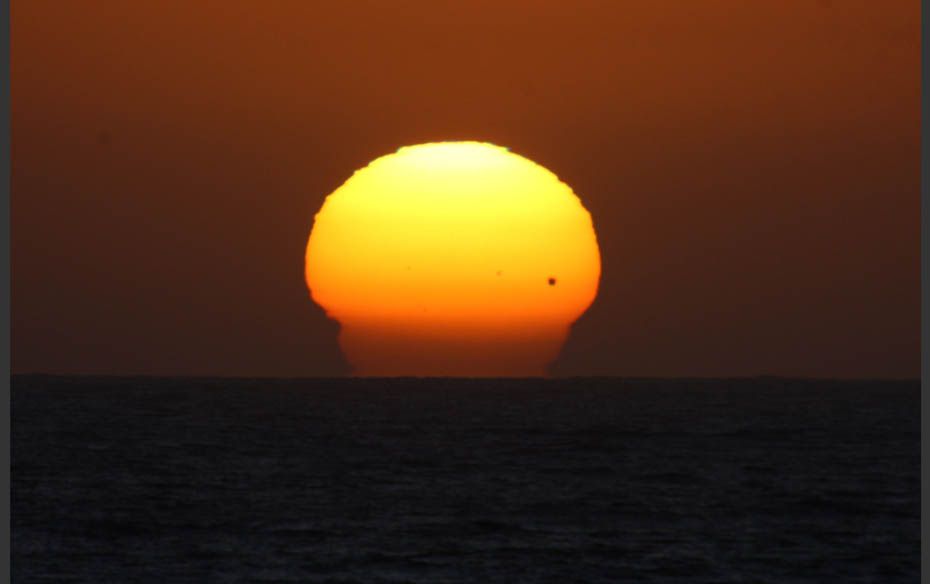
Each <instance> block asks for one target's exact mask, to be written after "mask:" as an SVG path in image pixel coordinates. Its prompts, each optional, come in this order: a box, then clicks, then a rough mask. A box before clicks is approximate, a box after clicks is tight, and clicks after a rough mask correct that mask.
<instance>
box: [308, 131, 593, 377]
mask: <svg viewBox="0 0 930 584" xmlns="http://www.w3.org/2000/svg"><path fill="white" fill-rule="evenodd" d="M599 278H600V255H599V252H598V246H597V239H596V236H595V233H594V227H593V224H592V221H591V216H590V214H589V213H588V212H587V211H586V210H585V208H584V207H583V206H582V204H581V201H580V200H579V199H578V197H577V196H575V194H574V193H573V192H572V190H571V188H569V187H568V185H566V184H565V183H563V182H561V181H560V180H559V179H558V177H556V176H555V175H554V174H553V173H551V172H549V171H548V170H546V169H545V168H543V167H542V166H539V165H538V164H535V163H534V162H532V161H530V160H528V159H526V158H523V157H521V156H519V155H517V154H514V153H512V152H510V151H508V150H507V149H506V148H501V147H499V146H494V145H492V144H487V143H480V142H441V143H432V144H420V145H417V146H408V147H404V148H401V149H400V150H398V151H397V152H396V153H394V154H390V155H387V156H383V157H381V158H378V159H376V160H374V161H373V162H371V163H370V164H369V165H368V166H366V167H365V168H363V169H361V170H359V171H357V172H356V173H355V174H354V175H353V176H352V177H351V178H350V179H349V180H348V181H346V182H345V183H344V184H343V185H342V186H340V187H339V188H338V189H336V191H334V192H333V193H332V194H330V195H329V196H328V197H327V198H326V201H325V202H324V204H323V206H322V208H321V209H320V211H319V212H318V213H317V214H316V217H315V219H314V223H313V228H312V230H311V233H310V239H309V241H308V243H307V250H306V281H307V285H308V287H309V289H310V293H311V296H312V298H313V300H314V301H315V302H316V303H317V304H319V305H320V306H321V307H322V308H323V309H324V310H325V311H326V313H327V315H329V316H330V317H331V318H333V319H335V320H337V321H338V322H339V323H340V324H341V325H342V327H341V331H340V338H339V341H340V345H341V347H342V349H343V352H344V353H345V355H346V358H347V359H348V361H349V363H350V364H351V365H352V366H353V368H354V370H355V373H357V374H360V375H462V376H484V375H543V374H545V372H546V367H547V366H548V364H549V363H550V362H551V361H552V360H553V359H554V358H555V357H556V356H557V355H558V351H559V349H560V348H561V346H562V344H563V342H564V340H565V338H566V336H567V334H568V331H569V327H570V326H571V324H572V323H573V322H574V321H575V320H576V319H578V317H579V316H581V314H582V313H583V312H584V311H585V310H586V309H587V308H588V307H589V306H590V305H591V303H592V302H593V300H594V298H595V296H596V294H597V286H598V280H599Z"/></svg>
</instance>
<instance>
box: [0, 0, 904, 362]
mask: <svg viewBox="0 0 930 584" xmlns="http://www.w3.org/2000/svg"><path fill="white" fill-rule="evenodd" d="M919 17H920V3H919V2H918V1H916V0H908V1H889V2H880V3H879V2H866V1H852V0H849V1H839V0H837V1H833V2H829V1H820V2H815V1H806V0H805V1H800V0H798V1H794V0H789V1H785V2H752V3H749V2H743V1H738V0H732V1H713V0H712V1H707V2H701V3H694V2H673V3H656V2H650V1H642V2H622V1H614V0H605V1H601V2H595V1H590V0H587V1H578V2H571V3H568V2H559V1H552V0H546V1H530V0H522V1H517V0H486V1H485V0H473V1H470V2H461V3H452V2H448V3H446V2H435V0H417V1H398V2H378V1H368V2H360V1H346V2H305V1H281V2H272V3H255V2H234V1H230V0H224V1H222V2H207V1H198V2H184V3H164V2H124V1H111V0H101V1H97V2H93V3H83V2H76V1H71V2H59V1H40V0H28V1H27V0H16V1H14V2H13V3H12V5H11V91H12V103H11V118H12V119H11V123H12V127H11V129H12V131H11V140H12V159H11V164H12V202H11V206H12V233H11V246H12V258H11V261H12V274H11V277H12V290H11V294H12V298H11V305H12V306H11V312H12V331H11V333H12V368H13V372H14V373H27V372H45V373H61V374H68V373H77V374H150V375H234V376H266V375H270V376H317V375H341V374H344V373H346V372H347V365H346V363H345V360H344V359H343V357H342V355H341V354H340V352H339V348H338V345H337V343H336V335H337V333H338V326H337V325H336V323H334V322H333V321H330V320H328V319H327V318H326V316H325V315H324V313H323V311H322V310H321V309H320V308H319V307H317V306H316V305H315V304H313V302H312V301H311V300H310V297H309V293H308V291H307V288H306V285H305V283H304V279H303V268H304V266H303V260H304V251H305V247H306V242H307V238H308V236H309V233H310V228H311V225H312V222H313V215H314V213H315V212H316V211H317V210H318V209H319V207H320V206H321V204H322V202H323V200H324V198H325V197H326V195H327V194H329V193H330V192H332V191H333V190H335V189H336V188H337V187H338V186H339V185H340V184H342V183H343V182H344V181H345V180H346V179H348V178H349V176H351V175H352V173H353V172H354V171H355V170H356V169H359V168H361V167H363V166H365V165H366V164H367V163H368V162H369V161H371V160H373V159H374V158H377V157H379V156H382V155H384V154H388V153H391V152H394V151H395V150H397V148H399V147H400V146H404V145H409V144H417V143H423V142H434V141H443V140H480V141H488V142H492V143H494V144H498V145H501V146H506V147H508V148H510V149H511V150H512V151H513V152H516V153H518V154H520V155H522V156H525V157H527V158H529V159H531V160H533V161H535V162H537V163H539V164H541V165H543V166H545V167H546V168H548V169H549V170H551V171H552V172H554V173H555V174H557V175H558V176H559V178H560V179H562V180H563V181H565V182H566V183H567V184H569V185H570V186H571V187H572V188H573V189H574V191H575V193H576V194H577V195H578V196H579V197H580V198H581V200H582V201H583V203H584V205H585V207H586V208H587V209H588V210H589V211H590V212H591V214H592V216H593V219H594V224H595V228H596V230H597V236H598V242H599V245H600V251H601V257H602V277H601V282H600V291H599V294H598V297H597V299H596V300H595V302H594V304H593V305H592V306H591V308H590V309H589V310H588V312H587V313H586V314H585V315H584V316H583V317H582V318H581V319H580V320H579V321H578V322H577V323H576V324H575V325H574V327H573V328H572V332H571V335H570V337H569V340H568V342H567V343H566V345H565V347H564V349H563V351H562V353H561V355H560V356H559V358H558V359H557V361H556V362H555V363H554V364H553V366H552V369H551V370H552V372H553V373H554V374H557V375H621V376H661V377H678V376H744V375H785V376H812V377H852V378H861V377H918V376H919V374H920V355H919V347H920V323H919V315H920V275H919V238H920V218H919V207H920V200H919V180H920V171H919V153H920V137H919V119H920V118H919V116H920V113H919V111H920V110H919V98H920V75H919V73H920V57H919V53H920V28H919V21H920V18H919Z"/></svg>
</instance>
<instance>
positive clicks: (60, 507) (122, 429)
mask: <svg viewBox="0 0 930 584" xmlns="http://www.w3.org/2000/svg"><path fill="white" fill-rule="evenodd" d="M919 406H920V394H919V383H918V382H916V381H915V382H868V383H866V382H829V381H817V382H812V381H791V380H779V379H758V380H681V381H659V380H626V381H624V380H617V379H567V380H450V379H445V380H443V379H421V380H416V379H394V380H390V379H387V380H385V379H380V380H377V379H341V380H223V379H157V378H138V379H113V378H110V379H107V378H102V379H101V378H62V377H14V378H13V394H12V408H13V428H12V436H13V448H12V458H13V461H12V536H13V548H12V554H13V576H14V582H95V583H102V582H126V583H130V582H140V583H142V582H158V583H173V582H365V583H369V582H370V583H376V582H430V583H441V582H638V583H643V582H818V583H820V582H830V583H837V582H887V583H892V582H917V581H918V580H919V569H920V557H919V547H920V534H919V529H920V478H919V472H920V462H919V460H920V413H919V409H920V408H919Z"/></svg>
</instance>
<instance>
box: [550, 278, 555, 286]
mask: <svg viewBox="0 0 930 584" xmlns="http://www.w3.org/2000/svg"><path fill="white" fill-rule="evenodd" d="M549 285H550V286H555V278H553V277H551V276H550V277H549Z"/></svg>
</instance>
